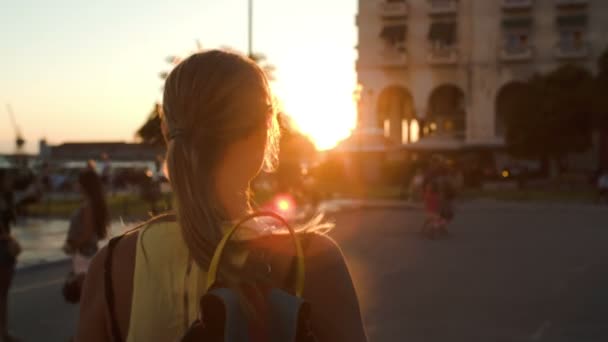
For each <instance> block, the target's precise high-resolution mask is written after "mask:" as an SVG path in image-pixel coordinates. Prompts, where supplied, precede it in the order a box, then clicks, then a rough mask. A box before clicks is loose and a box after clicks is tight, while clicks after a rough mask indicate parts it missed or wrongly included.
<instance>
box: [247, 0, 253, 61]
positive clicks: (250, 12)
mask: <svg viewBox="0 0 608 342" xmlns="http://www.w3.org/2000/svg"><path fill="white" fill-rule="evenodd" d="M248 1H249V8H248V19H249V20H248V22H249V25H248V30H247V43H248V45H247V53H248V55H249V58H252V59H253V0H248Z"/></svg>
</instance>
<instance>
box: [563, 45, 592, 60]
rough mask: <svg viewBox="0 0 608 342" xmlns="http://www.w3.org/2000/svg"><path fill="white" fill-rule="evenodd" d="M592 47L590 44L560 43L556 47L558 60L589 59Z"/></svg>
mask: <svg viewBox="0 0 608 342" xmlns="http://www.w3.org/2000/svg"><path fill="white" fill-rule="evenodd" d="M590 52H591V47H590V45H589V44H588V43H579V44H576V43H558V44H557V45H556V46H555V57H556V58H557V59H582V58H587V57H589V55H590Z"/></svg>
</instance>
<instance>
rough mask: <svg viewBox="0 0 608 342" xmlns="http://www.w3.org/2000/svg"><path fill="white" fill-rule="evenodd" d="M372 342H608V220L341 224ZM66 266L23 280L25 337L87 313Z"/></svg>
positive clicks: (375, 215)
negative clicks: (67, 290) (69, 298)
mask: <svg viewBox="0 0 608 342" xmlns="http://www.w3.org/2000/svg"><path fill="white" fill-rule="evenodd" d="M335 220H336V222H337V228H336V229H335V231H334V232H333V233H332V234H333V235H334V237H335V238H336V239H337V240H338V241H339V242H340V243H341V244H342V247H343V249H344V252H345V254H346V256H347V257H348V260H349V265H350V268H351V272H352V274H353V277H354V278H355V281H356V286H357V289H358V292H359V294H360V300H361V305H362V308H363V312H364V318H365V323H366V326H367V330H368V333H369V336H370V341H499V342H500V341H514V342H515V341H532V342H534V341H551V342H561V341H577V342H578V341H581V342H587V341H589V342H595V341H598V342H599V341H608V325H607V324H605V319H606V317H608V272H606V271H607V270H608V248H606V246H608V210H606V209H600V208H596V207H585V206H543V205H527V206H523V205H496V204H475V205H466V206H464V207H462V208H461V209H460V210H459V211H458V213H457V218H456V220H455V222H454V223H453V226H452V232H453V237H452V238H451V239H449V240H443V241H427V240H423V239H421V238H420V237H419V236H418V235H417V229H418V227H419V226H420V225H421V223H422V220H423V216H422V213H420V212H419V211H416V210H397V209H391V210H380V209H374V210H362V211H351V212H345V213H342V214H337V215H335ZM65 272H66V268H65V265H62V264H58V265H57V264H56V265H54V266H50V267H42V268H38V269H34V270H31V269H30V270H25V271H21V272H20V273H19V275H18V277H17V279H16V282H15V286H14V289H13V292H12V298H11V299H12V302H11V315H12V317H11V322H12V323H13V330H14V331H15V332H17V333H18V334H19V335H20V336H22V337H24V338H26V341H65V340H66V339H67V337H68V336H69V335H70V331H71V329H72V327H73V325H74V324H75V322H76V319H77V318H76V315H77V313H76V308H75V307H72V306H69V305H67V304H64V303H63V302H62V300H61V297H60V295H59V287H60V282H61V281H62V279H63V276H64V274H65Z"/></svg>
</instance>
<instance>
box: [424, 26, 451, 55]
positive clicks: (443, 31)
mask: <svg viewBox="0 0 608 342" xmlns="http://www.w3.org/2000/svg"><path fill="white" fill-rule="evenodd" d="M428 38H429V40H430V42H431V46H432V48H433V49H434V50H441V49H445V48H449V47H452V46H454V44H455V43H456V22H451V21H450V22H441V21H440V22H434V23H432V24H431V28H430V29H429V36H428Z"/></svg>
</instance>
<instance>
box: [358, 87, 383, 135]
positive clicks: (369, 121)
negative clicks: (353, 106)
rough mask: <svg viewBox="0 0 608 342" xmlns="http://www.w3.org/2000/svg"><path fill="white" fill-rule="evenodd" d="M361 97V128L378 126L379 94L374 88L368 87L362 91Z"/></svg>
mask: <svg viewBox="0 0 608 342" xmlns="http://www.w3.org/2000/svg"><path fill="white" fill-rule="evenodd" d="M360 96H361V97H360V99H359V115H360V119H359V128H364V129H365V128H376V126H377V116H378V113H376V107H377V105H376V102H377V101H378V94H377V92H376V91H374V89H371V88H366V89H363V91H362V92H361V95H360Z"/></svg>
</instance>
